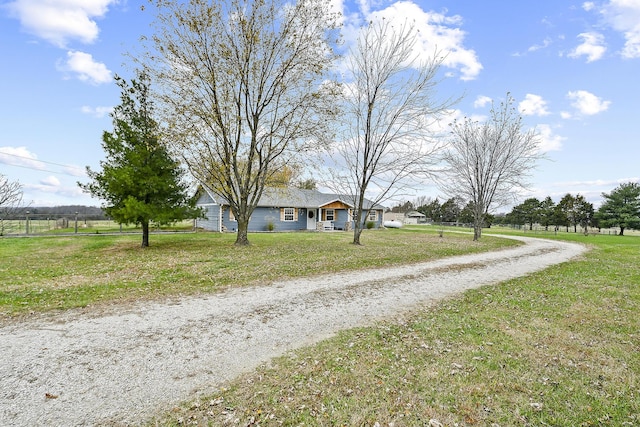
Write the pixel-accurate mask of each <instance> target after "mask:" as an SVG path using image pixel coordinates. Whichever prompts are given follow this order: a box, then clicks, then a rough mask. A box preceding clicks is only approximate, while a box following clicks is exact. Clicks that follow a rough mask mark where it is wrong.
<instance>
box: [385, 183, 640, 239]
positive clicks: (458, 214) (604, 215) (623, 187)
mask: <svg viewBox="0 0 640 427" xmlns="http://www.w3.org/2000/svg"><path fill="white" fill-rule="evenodd" d="M602 198H603V202H602V204H601V205H600V207H599V208H598V209H595V208H594V206H593V203H590V202H588V201H587V200H586V199H585V197H584V196H583V195H581V194H577V195H573V194H570V193H567V194H566V195H564V196H563V197H562V198H561V199H560V200H559V201H558V203H555V202H554V201H553V200H552V199H551V197H550V196H547V197H545V198H544V199H543V200H539V199H537V198H535V197H530V198H528V199H526V200H524V201H523V202H522V203H520V204H518V205H516V206H514V207H513V208H512V209H511V211H510V212H508V213H506V214H498V215H490V214H489V215H487V216H486V217H485V222H484V224H483V226H484V227H490V226H491V225H492V224H500V225H517V226H525V227H527V228H528V229H529V230H533V227H534V226H535V225H539V226H541V227H544V229H545V230H549V229H553V230H555V231H558V230H559V229H560V228H565V231H567V232H569V231H570V229H572V230H573V232H575V233H577V232H578V228H580V229H581V231H583V232H587V230H588V228H589V227H593V228H597V229H601V228H619V229H620V232H619V234H620V235H624V231H625V230H627V229H632V230H640V184H638V183H635V182H628V183H623V184H620V185H619V186H618V187H616V188H615V189H613V190H612V191H611V192H610V193H602ZM412 210H415V211H418V212H420V213H422V214H424V215H425V216H426V218H427V221H429V222H435V223H440V222H444V223H461V224H473V221H474V211H475V209H474V204H473V201H468V202H465V200H464V199H463V198H462V197H452V198H450V199H448V200H446V201H445V202H444V203H440V201H439V199H438V198H435V199H433V198H429V197H418V198H417V199H415V200H414V201H404V202H401V203H398V204H397V205H395V206H393V207H392V208H391V209H390V211H391V212H401V213H403V212H404V213H406V212H409V211H412Z"/></svg>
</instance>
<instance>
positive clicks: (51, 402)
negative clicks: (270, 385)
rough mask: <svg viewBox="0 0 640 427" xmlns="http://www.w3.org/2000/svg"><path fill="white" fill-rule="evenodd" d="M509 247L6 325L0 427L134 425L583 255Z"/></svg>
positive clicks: (0, 331) (571, 247) (548, 244)
mask: <svg viewBox="0 0 640 427" xmlns="http://www.w3.org/2000/svg"><path fill="white" fill-rule="evenodd" d="M517 239H518V240H523V241H524V242H526V245H523V246H521V247H518V248H514V249H507V250H502V251H497V252H491V253H483V254H474V255H465V256H458V257H453V258H447V259H443V260H437V261H433V262H425V263H421V264H416V265H411V266H404V267H393V268H384V269H378V270H367V271H358V272H352V273H343V274H332V275H330V276H318V277H313V278H307V279H295V280H289V281H283V282H278V283H274V284H272V285H270V286H264V287H252V288H243V289H233V290H230V291H227V292H223V293H220V294H216V295H211V296H205V297H197V298H195V297H192V298H184V299H181V300H179V301H174V302H167V303H154V304H150V303H147V304H141V305H139V306H133V307H130V306H129V307H126V308H119V309H113V310H111V311H109V312H104V313H101V314H100V315H96V314H95V313H94V314H86V313H83V312H81V311H73V312H69V313H65V314H61V315H56V316H55V317H52V316H44V317H42V318H41V319H37V320H32V321H27V322H21V323H13V324H9V325H5V326H3V327H1V328H0V354H1V355H2V357H1V360H0V424H1V425H3V426H44V425H47V426H74V425H105V424H106V425H130V424H139V423H143V422H144V421H145V420H148V419H149V418H150V417H151V416H153V415H154V414H155V413H158V411H163V410H167V409H170V408H171V407H172V406H173V405H175V404H177V403H179V402H181V401H184V400H187V399H189V398H191V397H194V396H196V395H198V394H199V393H206V392H213V391H214V390H215V389H216V387H218V386H219V385H220V384H221V383H223V382H224V381H227V380H230V379H232V378H234V377H235V376H237V375H238V374H239V373H241V372H243V371H246V370H250V369H253V368H254V367H256V366H257V365H259V364H260V363H263V362H266V361H268V360H269V359H271V358H272V357H274V356H277V355H281V354H283V353H285V352H286V351H288V350H292V349H295V348H298V347H301V346H304V345H308V344H311V343H314V342H317V341H319V340H321V339H323V338H326V337H328V336H330V335H332V334H334V333H335V332H336V331H338V330H340V329H345V328H351V327H354V326H361V325H365V324H370V323H372V322H373V321H374V320H377V319H381V318H385V317H389V316H393V315H394V314H396V313H398V312H401V311H405V310H408V309H411V308H412V307H415V306H416V305H419V304H421V305H424V304H429V303H431V302H433V301H437V300H439V299H441V298H443V297H446V296H448V295H452V294H455V293H459V292H462V291H464V290H465V289H469V288H475V287H479V286H482V285H486V284H490V283H497V282H500V281H503V280H507V279H510V278H513V277H517V276H522V275H525V274H528V273H531V272H533V271H537V270H540V269H543V268H545V267H547V266H549V265H552V264H557V263H560V262H564V261H567V260H569V259H571V258H573V257H576V256H578V255H580V254H581V253H582V252H584V251H585V248H584V246H581V245H578V244H573V243H567V242H558V241H549V240H542V239H530V238H520V237H518V238H517Z"/></svg>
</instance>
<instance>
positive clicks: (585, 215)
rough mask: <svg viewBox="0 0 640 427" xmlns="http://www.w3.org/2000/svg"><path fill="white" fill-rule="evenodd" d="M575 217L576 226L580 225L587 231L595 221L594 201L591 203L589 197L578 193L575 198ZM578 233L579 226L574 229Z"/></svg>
mask: <svg viewBox="0 0 640 427" xmlns="http://www.w3.org/2000/svg"><path fill="white" fill-rule="evenodd" d="M574 217H575V222H576V227H577V225H579V226H580V227H582V229H583V231H584V232H585V233H586V232H587V230H588V227H589V225H591V224H592V222H593V217H594V209H593V203H589V202H588V201H587V199H585V198H584V196H583V195H581V194H578V195H577V196H576V198H575V202H574ZM574 231H575V232H576V233H577V232H578V230H577V228H575V229H574Z"/></svg>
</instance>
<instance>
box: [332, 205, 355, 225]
mask: <svg viewBox="0 0 640 427" xmlns="http://www.w3.org/2000/svg"><path fill="white" fill-rule="evenodd" d="M347 222H349V224H348V225H347ZM352 225H353V220H352V218H351V209H340V210H337V211H336V220H335V221H333V226H334V227H335V229H336V230H351V229H352Z"/></svg>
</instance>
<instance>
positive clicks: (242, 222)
mask: <svg viewBox="0 0 640 427" xmlns="http://www.w3.org/2000/svg"><path fill="white" fill-rule="evenodd" d="M237 220H238V233H237V234H236V242H235V245H236V246H249V236H248V230H249V219H248V218H237Z"/></svg>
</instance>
